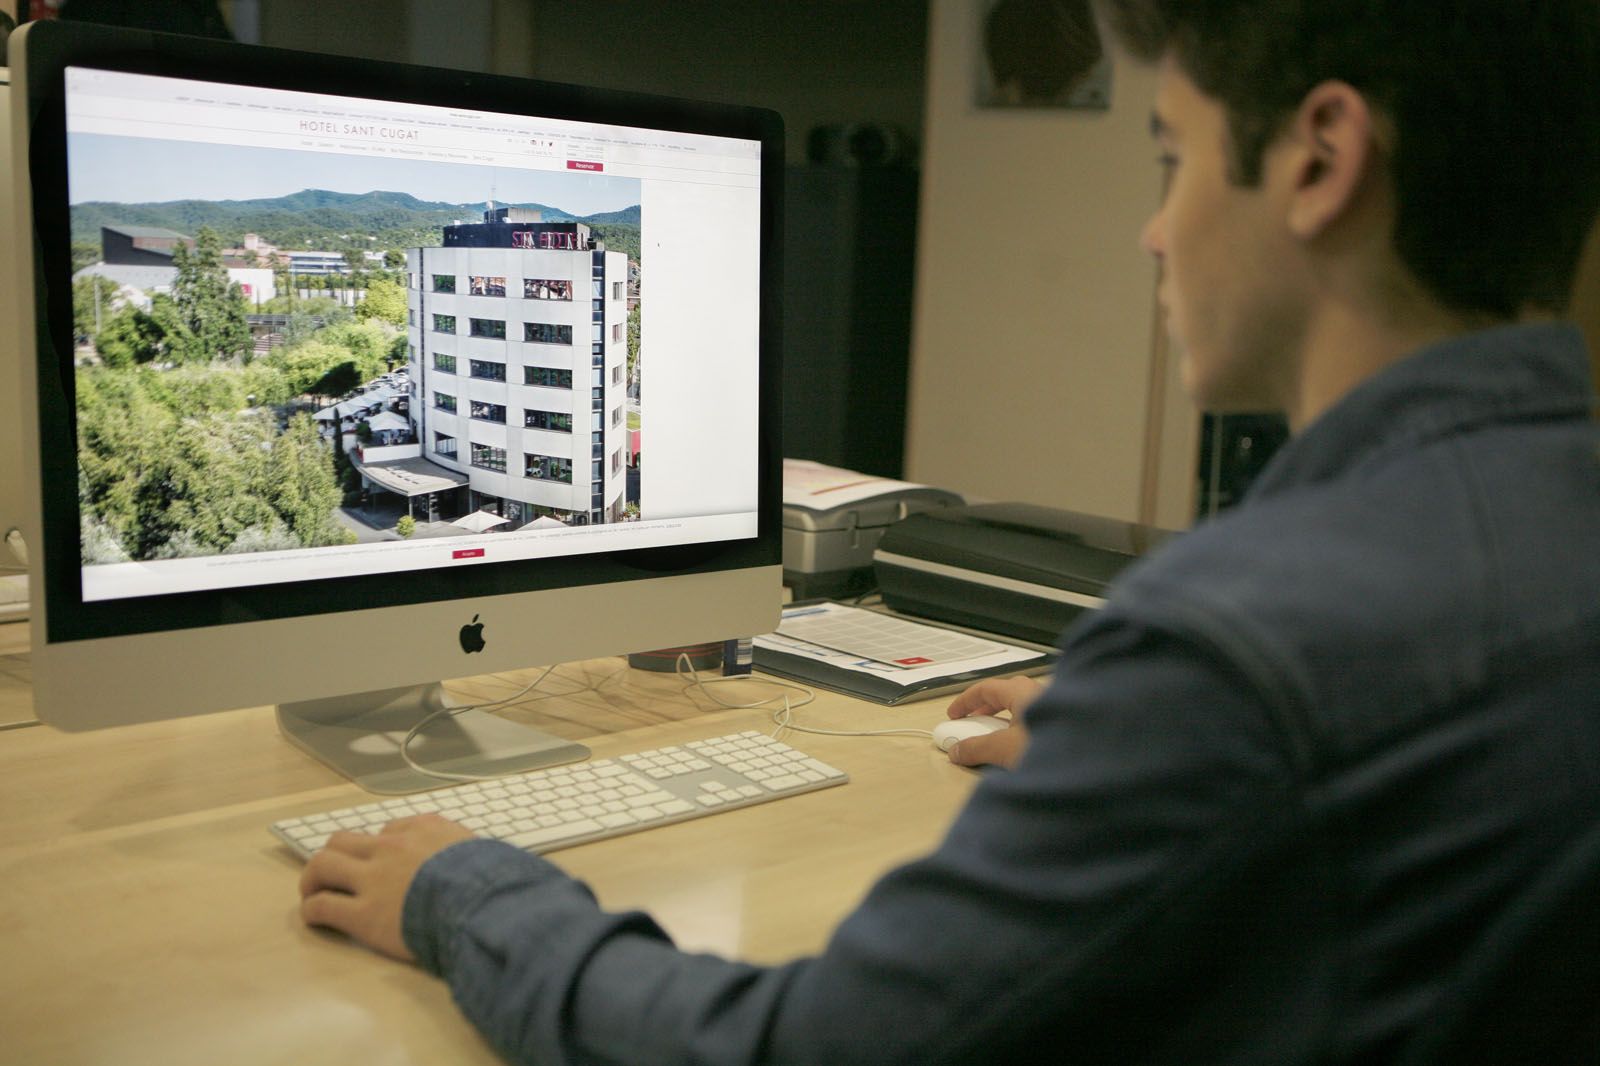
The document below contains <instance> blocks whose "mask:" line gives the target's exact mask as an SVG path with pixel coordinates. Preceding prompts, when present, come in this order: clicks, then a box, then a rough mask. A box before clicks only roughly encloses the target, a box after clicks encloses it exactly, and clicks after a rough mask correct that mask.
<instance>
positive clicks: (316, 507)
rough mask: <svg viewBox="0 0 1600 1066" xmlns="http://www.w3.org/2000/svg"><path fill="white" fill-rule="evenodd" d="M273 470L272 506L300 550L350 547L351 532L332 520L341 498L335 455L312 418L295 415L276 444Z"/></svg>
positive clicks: (272, 454)
mask: <svg viewBox="0 0 1600 1066" xmlns="http://www.w3.org/2000/svg"><path fill="white" fill-rule="evenodd" d="M270 469H271V477H272V486H273V507H274V509H276V510H277V512H278V515H279V516H280V517H281V518H282V519H283V521H284V524H285V525H287V526H288V527H289V529H290V531H291V532H293V533H294V536H295V539H297V540H298V541H299V542H300V543H301V545H303V546H304V547H307V548H315V547H320V546H322V545H326V544H346V543H349V541H350V536H349V534H348V531H347V530H345V529H344V527H342V526H340V525H339V523H338V522H337V521H336V520H335V518H334V511H335V510H336V509H337V508H338V506H339V501H340V494H339V484H338V482H337V481H336V480H335V478H334V472H333V456H332V455H331V454H330V451H329V449H328V447H327V445H325V444H323V443H322V439H321V437H319V436H318V434H317V426H316V423H315V422H314V421H312V419H311V418H310V417H309V416H307V415H296V416H295V417H294V418H293V419H291V420H290V422H289V428H288V430H287V431H286V432H285V433H284V434H283V435H282V436H280V437H279V438H278V439H277V440H276V441H274V442H273V446H272V453H271V460H270Z"/></svg>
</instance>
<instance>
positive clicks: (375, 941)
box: [300, 814, 473, 962]
mask: <svg viewBox="0 0 1600 1066" xmlns="http://www.w3.org/2000/svg"><path fill="white" fill-rule="evenodd" d="M472 835H473V834H472V833H471V832H470V831H469V830H467V829H464V828H462V827H461V826H459V825H456V824H455V823H454V822H451V821H447V820H446V819H444V818H441V817H439V816H438V815H437V814H423V815H418V816H417V817H415V818H400V819H398V820H396V821H393V822H390V823H389V824H388V825H386V826H384V827H383V832H381V833H378V834H376V835H373V834H370V833H335V834H333V836H331V837H329V838H328V843H327V844H326V845H325V846H324V847H323V849H322V850H321V851H319V852H317V853H316V854H315V855H313V856H311V861H310V862H308V863H306V868H305V872H304V873H302V874H301V875H300V917H301V918H303V919H305V922H306V924H307V925H320V926H325V927H327V928H329V929H337V930H339V931H340V932H341V933H345V934H347V935H349V936H351V937H354V938H355V939H356V940H359V941H360V942H361V943H363V944H365V945H367V946H368V947H370V948H373V949H375V950H377V951H381V952H383V953H384V954H385V955H389V956H391V957H393V958H396V959H401V960H403V961H406V962H410V961H412V960H413V958H414V956H413V955H412V954H411V951H410V949H408V948H407V947H406V943H405V940H404V938H402V936H401V935H400V912H401V909H402V908H403V907H404V905H405V901H406V890H407V889H409V888H410V887H411V882H412V879H413V878H415V877H416V876H417V871H418V870H419V869H421V867H422V864H423V863H424V862H427V861H428V859H430V858H432V857H433V856H434V855H435V854H436V853H438V852H441V851H443V850H444V849H445V848H447V847H449V846H450V845H451V844H456V843H459V842H461V841H463V840H470V839H472Z"/></svg>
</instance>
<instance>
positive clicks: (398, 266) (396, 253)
mask: <svg viewBox="0 0 1600 1066" xmlns="http://www.w3.org/2000/svg"><path fill="white" fill-rule="evenodd" d="M383 265H384V266H385V267H387V268H388V269H389V270H404V269H405V268H406V253H405V252H403V251H401V250H400V249H398V248H390V249H389V250H388V251H387V252H384V253H383Z"/></svg>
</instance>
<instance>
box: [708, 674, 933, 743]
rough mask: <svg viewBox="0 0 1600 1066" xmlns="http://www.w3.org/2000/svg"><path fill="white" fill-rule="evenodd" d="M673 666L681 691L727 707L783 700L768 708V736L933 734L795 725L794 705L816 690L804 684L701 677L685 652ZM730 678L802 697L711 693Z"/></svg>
mask: <svg viewBox="0 0 1600 1066" xmlns="http://www.w3.org/2000/svg"><path fill="white" fill-rule="evenodd" d="M677 667H678V676H679V677H680V678H681V677H685V676H687V677H688V679H689V680H688V681H687V683H686V684H685V685H684V691H685V692H688V691H689V690H690V689H693V688H699V689H700V691H701V693H702V694H703V695H704V696H705V697H706V698H707V699H709V700H710V701H711V702H713V703H715V704H717V705H718V706H720V707H728V708H734V709H741V710H743V709H750V708H755V707H765V706H766V705H767V704H769V703H772V702H774V701H776V700H779V699H781V700H783V706H782V707H778V708H775V709H774V710H773V712H772V721H773V722H774V723H775V724H776V725H777V728H776V729H774V730H773V731H772V736H773V737H774V738H776V737H778V736H781V735H782V733H783V731H784V730H785V729H791V730H794V731H795V732H797V733H815V734H817V735H819V736H827V737H892V736H917V737H931V736H933V733H932V732H931V731H930V730H927V729H861V730H846V729H819V728H817V727H815V726H805V725H796V724H795V722H794V708H795V707H804V706H805V705H806V704H808V703H810V702H811V701H813V700H815V699H816V698H817V694H816V693H815V692H813V691H812V690H811V689H809V688H807V687H806V686H804V685H797V684H795V683H794V682H792V681H780V680H778V679H777V678H772V677H752V676H750V675H749V674H743V675H741V676H739V677H701V676H700V674H699V673H698V672H697V671H696V670H695V668H694V664H693V663H692V662H690V661H689V656H688V655H679V656H678V663H677ZM732 681H737V682H739V683H740V684H756V685H772V686H773V687H775V688H782V689H791V690H797V691H800V692H803V693H805V699H803V700H801V701H800V702H799V703H793V702H791V700H790V698H789V694H788V693H787V692H784V693H781V694H779V695H777V696H768V697H767V698H766V699H761V700H755V701H754V702H751V703H728V702H727V701H725V700H723V699H721V698H720V697H718V696H717V695H716V694H715V693H713V692H712V691H711V690H710V686H711V685H717V684H722V683H725V682H732Z"/></svg>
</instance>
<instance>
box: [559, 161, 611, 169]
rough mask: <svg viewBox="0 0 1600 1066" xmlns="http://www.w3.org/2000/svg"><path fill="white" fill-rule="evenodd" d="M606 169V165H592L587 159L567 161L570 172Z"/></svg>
mask: <svg viewBox="0 0 1600 1066" xmlns="http://www.w3.org/2000/svg"><path fill="white" fill-rule="evenodd" d="M605 168H606V165H605V164H604V163H591V162H589V161H588V160H586V159H569V160H567V169H568V170H604V169H605Z"/></svg>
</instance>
